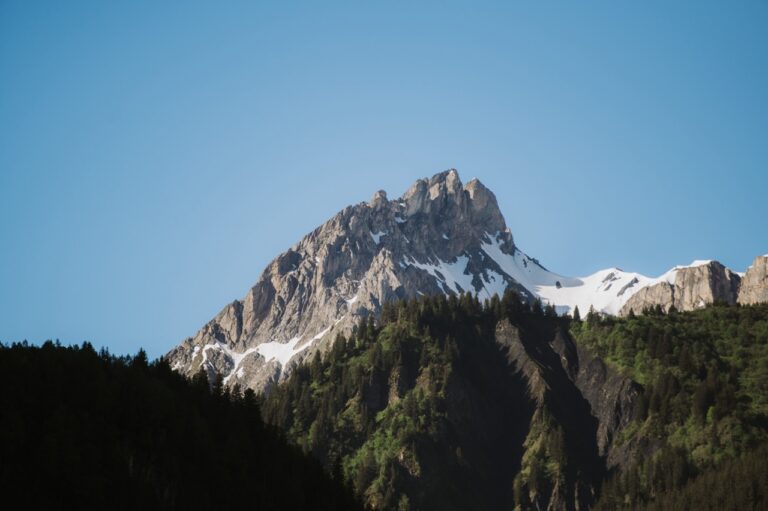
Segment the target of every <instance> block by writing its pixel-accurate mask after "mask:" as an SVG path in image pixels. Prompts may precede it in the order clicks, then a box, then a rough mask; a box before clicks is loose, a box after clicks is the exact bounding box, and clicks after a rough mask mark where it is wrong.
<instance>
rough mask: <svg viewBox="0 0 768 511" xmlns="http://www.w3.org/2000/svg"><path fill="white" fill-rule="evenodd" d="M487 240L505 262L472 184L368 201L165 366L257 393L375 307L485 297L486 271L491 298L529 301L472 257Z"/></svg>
mask: <svg viewBox="0 0 768 511" xmlns="http://www.w3.org/2000/svg"><path fill="white" fill-rule="evenodd" d="M491 239H493V240H494V241H495V242H498V243H499V244H500V246H501V247H502V250H504V251H505V252H506V253H510V254H511V253H512V252H513V251H514V250H515V246H514V240H513V238H512V235H511V233H510V232H509V230H508V229H507V227H506V225H505V223H504V218H503V216H502V214H501V212H500V211H499V207H498V204H497V202H496V197H495V196H494V195H493V193H492V192H491V191H490V190H488V189H487V188H486V187H485V186H483V184H482V183H480V181H478V180H477V179H473V180H472V181H470V182H469V183H467V185H466V186H464V185H462V182H461V180H460V178H459V174H458V173H457V172H456V171H455V170H448V171H445V172H442V173H440V174H436V175H435V176H432V177H431V178H430V179H420V180H418V181H416V182H415V183H414V184H413V186H411V187H410V188H409V189H408V191H407V192H406V193H405V194H404V195H403V196H402V197H400V198H399V199H396V200H392V201H390V200H388V198H387V194H386V193H385V192H384V191H378V192H376V193H375V194H374V196H373V198H372V199H371V201H370V202H367V203H360V204H357V205H355V206H350V207H347V208H345V209H343V210H342V211H341V212H339V213H338V214H336V215H335V216H334V217H333V218H331V219H330V220H328V221H327V222H326V223H324V224H323V225H321V226H320V227H318V228H317V229H315V230H314V231H312V232H311V233H309V234H308V235H307V236H305V237H304V238H303V239H302V240H301V241H299V242H298V243H297V244H296V245H294V246H293V247H291V248H290V249H289V250H288V251H286V252H285V253H283V254H281V255H280V256H278V257H277V258H276V259H274V260H273V261H272V262H271V263H270V264H269V266H268V267H267V268H266V269H265V270H264V272H263V273H262V275H261V277H260V278H259V280H258V281H257V282H256V284H255V285H254V286H253V287H252V288H251V290H250V291H249V292H248V294H246V296H245V297H244V298H243V299H242V300H237V301H235V302H232V303H231V304H229V305H227V306H226V307H225V308H224V309H223V310H222V311H221V312H220V313H219V314H218V315H217V316H216V317H215V318H213V319H212V320H211V321H210V322H208V323H207V324H206V325H204V326H203V328H201V329H200V331H199V332H197V334H195V335H194V336H193V337H190V338H188V339H186V340H185V341H183V342H182V343H181V344H180V345H179V346H177V347H176V348H175V349H173V350H171V352H169V353H168V354H167V355H166V358H167V360H168V361H169V363H170V364H171V366H172V367H174V368H175V369H176V370H177V371H179V372H181V373H183V374H186V375H192V374H194V373H196V372H197V371H199V370H200V368H203V369H204V370H205V371H207V372H208V374H209V376H210V377H211V378H214V377H216V376H217V375H221V376H222V377H223V378H224V379H225V383H226V384H227V385H234V384H239V385H241V386H247V387H250V388H253V389H255V390H256V391H257V392H262V391H265V390H268V389H269V387H270V386H271V385H273V384H275V383H276V382H279V381H281V380H282V379H284V378H285V377H286V375H287V374H288V373H290V371H291V368H292V367H293V366H294V365H295V364H297V363H299V362H301V361H302V360H304V359H305V358H306V357H309V356H312V355H313V354H314V352H315V351H317V350H327V349H328V347H329V346H330V343H331V342H332V340H333V339H334V338H335V337H336V335H337V334H348V333H349V332H350V331H351V330H352V328H353V327H354V325H355V324H356V323H357V322H358V321H359V320H360V318H365V317H367V316H369V315H372V314H373V315H376V314H378V313H379V311H380V308H381V305H382V304H383V303H384V302H385V301H392V300H396V299H401V298H413V297H417V296H419V295H431V294H437V293H458V292H462V291H471V292H478V291H482V290H483V289H485V287H486V286H488V287H489V288H490V287H491V282H492V278H491V277H489V271H492V272H495V273H496V274H498V275H501V276H502V278H503V280H504V282H503V283H501V286H499V285H498V284H499V283H498V282H494V286H493V289H494V290H498V289H502V290H503V289H504V288H505V287H506V286H508V285H513V286H515V287H516V288H517V289H518V290H520V292H521V293H523V295H524V296H527V297H531V296H532V295H531V294H530V293H529V292H528V291H527V290H526V289H524V288H523V287H522V286H520V285H519V284H518V283H517V282H515V281H514V279H513V278H512V277H510V276H509V275H506V274H505V273H504V272H503V271H502V270H501V268H499V267H498V265H497V264H496V263H495V262H494V261H493V260H492V259H490V258H488V257H486V256H485V254H483V253H482V251H481V244H482V243H483V242H490V241H491ZM491 275H492V274H491ZM458 281H461V283H459V282H458ZM490 294H491V292H490V291H486V293H485V297H488V296H490ZM275 354H279V355H280V356H278V357H273V355H275ZM291 354H293V356H290V357H289V355H291Z"/></svg>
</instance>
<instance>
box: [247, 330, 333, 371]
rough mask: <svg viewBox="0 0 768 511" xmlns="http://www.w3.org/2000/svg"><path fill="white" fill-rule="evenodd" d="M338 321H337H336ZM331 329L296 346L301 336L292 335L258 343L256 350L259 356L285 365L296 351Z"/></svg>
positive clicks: (302, 349)
mask: <svg viewBox="0 0 768 511" xmlns="http://www.w3.org/2000/svg"><path fill="white" fill-rule="evenodd" d="M337 323H338V321H337ZM330 329H331V327H328V328H326V329H325V330H323V331H322V332H320V333H319V334H317V335H316V336H314V337H313V338H311V339H310V340H309V341H307V342H305V343H304V344H302V345H301V346H300V347H298V348H297V347H296V345H297V344H299V342H300V341H301V336H298V337H294V338H293V339H291V340H290V341H288V342H277V341H272V342H265V343H262V344H259V345H258V346H256V347H255V348H252V349H255V350H256V351H258V352H259V354H260V355H261V356H263V357H264V358H265V359H266V361H267V362H269V361H270V360H276V361H277V362H279V363H280V365H281V366H283V367H285V366H286V364H288V362H289V361H290V360H291V359H292V358H293V357H294V356H296V355H297V354H298V353H301V352H302V351H304V350H305V349H307V348H309V347H310V346H312V344H313V343H314V342H315V341H317V340H318V339H320V338H322V337H323V336H324V335H325V334H327V333H328V331H329V330H330Z"/></svg>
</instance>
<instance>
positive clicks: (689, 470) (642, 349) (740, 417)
mask: <svg viewBox="0 0 768 511" xmlns="http://www.w3.org/2000/svg"><path fill="white" fill-rule="evenodd" d="M644 312H645V313H644V314H643V315H641V316H634V315H631V316H629V317H627V318H624V319H621V318H599V317H597V318H593V320H592V321H589V320H588V321H587V322H584V323H581V324H576V323H574V324H573V325H572V334H573V335H574V337H575V338H576V339H577V341H578V342H579V343H581V344H582V345H584V346H586V347H587V348H589V349H590V350H592V351H593V352H595V353H596V354H598V355H599V356H600V357H601V358H603V359H604V360H605V361H607V362H608V363H609V364H610V365H611V366H613V367H614V368H616V369H617V370H619V371H620V372H623V373H624V374H626V375H628V376H630V377H631V378H633V379H635V380H636V381H638V382H641V383H642V384H643V386H644V389H643V393H642V396H641V397H640V399H638V401H637V406H636V410H635V422H636V424H632V425H630V427H629V428H627V430H626V431H624V432H623V434H622V438H621V439H619V441H621V442H629V441H632V442H633V444H634V445H656V446H659V447H658V448H657V449H655V454H654V456H652V457H647V456H642V455H640V456H637V458H638V459H637V461H636V463H635V464H634V466H632V467H631V468H629V469H627V470H625V471H624V472H623V473H620V474H617V475H616V476H615V477H613V479H612V480H611V481H610V483H609V484H608V485H607V486H606V487H605V489H604V491H603V496H602V499H601V501H600V506H599V507H600V508H601V509H615V508H624V507H625V506H626V505H628V504H629V503H633V505H634V504H635V503H647V505H648V506H650V507H649V509H651V508H654V506H657V505H662V504H661V503H664V502H678V500H676V499H678V498H683V497H684V496H685V495H689V496H690V490H689V488H691V487H693V486H690V485H697V484H699V483H696V481H699V480H705V479H706V478H707V477H710V476H709V475H708V474H714V473H723V474H733V473H736V472H738V470H741V469H737V468H733V467H735V466H736V465H738V464H739V463H741V462H740V461H733V460H739V459H741V458H740V456H743V455H745V454H746V453H749V452H751V451H752V450H753V449H755V448H756V446H759V445H765V443H766V442H768V305H756V306H744V307H728V306H725V305H716V306H712V307H707V308H705V309H701V310H696V311H692V312H685V313H680V312H677V311H676V310H670V311H669V313H668V314H664V313H663V312H662V311H661V310H660V308H653V309H649V310H646V311H644ZM729 460H730V461H729ZM744 463H747V465H748V464H749V463H751V462H744ZM729 464H730V465H729ZM733 464H736V465H733ZM745 466H746V465H745ZM723 467H731V468H723ZM699 474H703V475H701V476H700V475H699ZM697 477H698V479H697ZM692 481H693V482H692ZM696 487H698V486H696ZM701 488H702V489H703V488H705V487H703V486H702V487H701ZM702 491H703V490H702ZM712 491H713V492H714V491H721V490H715V489H714V487H713V490H712ZM763 491H764V487H763ZM685 498H688V497H685ZM686 502H693V501H690V500H689V501H686ZM662 508H664V509H673V508H674V509H678V507H663V506H662ZM689 508H690V509H699V508H698V507H696V506H694V507H689ZM680 509H682V508H680ZM702 509H703V508H702ZM721 509H735V508H732V507H723V508H721Z"/></svg>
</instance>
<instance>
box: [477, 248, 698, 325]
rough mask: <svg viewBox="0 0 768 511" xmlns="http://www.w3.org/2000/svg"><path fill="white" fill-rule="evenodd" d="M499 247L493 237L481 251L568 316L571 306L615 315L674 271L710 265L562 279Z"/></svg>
mask: <svg viewBox="0 0 768 511" xmlns="http://www.w3.org/2000/svg"><path fill="white" fill-rule="evenodd" d="M501 245H502V244H501V242H500V241H499V238H498V234H496V235H494V236H489V240H488V241H487V242H485V243H483V244H482V249H483V251H484V252H485V253H486V254H488V256H489V257H490V258H491V259H493V260H494V261H495V262H496V264H498V265H499V267H501V269H502V270H503V271H504V273H506V274H507V275H508V276H510V277H511V278H513V279H514V280H516V281H517V282H519V283H520V284H521V285H523V286H524V287H525V288H526V289H528V290H529V291H530V292H531V293H533V294H534V295H536V296H538V297H539V298H540V299H541V301H542V302H543V303H545V304H551V305H554V306H555V308H556V310H557V312H558V313H559V314H563V313H572V312H573V309H574V308H575V307H578V308H579V310H580V311H581V312H582V313H586V312H587V311H589V309H590V307H592V308H594V310H595V311H597V312H602V313H605V314H612V315H617V314H618V313H619V311H620V310H621V308H622V307H623V306H624V304H625V303H627V300H629V299H630V298H631V297H632V295H634V294H635V293H636V292H637V291H639V290H640V289H642V288H644V287H648V286H652V285H654V284H658V283H660V282H668V283H669V284H674V283H675V279H676V276H677V272H678V270H681V269H683V268H694V267H697V266H702V265H706V264H709V263H710V262H711V261H694V262H692V263H691V264H690V265H688V266H675V267H674V268H672V269H671V270H669V271H668V272H666V273H664V274H663V275H661V276H659V277H655V278H654V277H647V276H645V275H642V274H640V273H634V272H626V271H624V270H621V269H619V268H608V269H605V270H599V271H597V272H595V273H593V274H592V275H588V276H586V277H565V276H563V275H558V274H557V273H554V272H551V271H549V270H547V269H546V268H544V267H543V266H541V264H539V263H538V261H536V260H535V259H533V258H531V257H529V256H527V255H526V254H524V253H523V252H521V251H520V250H519V249H517V248H515V249H514V253H513V254H507V253H505V252H504V251H503V250H502V246H501Z"/></svg>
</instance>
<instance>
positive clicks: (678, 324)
mask: <svg viewBox="0 0 768 511" xmlns="http://www.w3.org/2000/svg"><path fill="white" fill-rule="evenodd" d="M648 312H649V314H648V315H646V316H637V317H635V316H634V315H633V316H632V317H630V318H626V319H618V318H605V317H600V316H598V315H596V314H588V316H587V318H586V319H585V320H584V321H581V320H570V319H568V318H558V317H557V316H556V315H555V314H554V311H553V310H552V309H548V310H542V308H541V306H540V305H539V304H537V303H534V304H533V305H532V306H530V307H529V306H527V305H525V304H523V303H522V302H521V301H520V299H519V297H517V296H516V295H514V293H507V295H505V297H504V299H503V300H498V299H494V300H491V301H490V302H487V303H485V304H484V305H481V304H480V303H478V301H477V300H476V299H475V298H472V297H470V296H468V295H461V296H460V297H454V296H451V297H447V298H446V297H433V298H422V299H420V300H414V301H409V302H399V303H396V304H394V305H391V306H390V305H387V306H386V307H385V308H384V310H383V312H382V317H381V321H380V322H378V323H377V324H374V322H373V321H372V320H369V321H366V322H362V323H361V324H360V325H359V326H358V328H357V329H356V332H355V333H354V334H353V335H351V336H350V338H344V337H339V338H338V339H337V340H336V342H335V343H334V345H333V348H332V349H331V350H330V352H328V353H327V354H326V355H325V356H324V357H322V358H321V357H320V356H319V355H318V356H316V357H315V358H314V359H313V360H312V361H311V363H308V364H306V365H304V366H302V367H300V368H299V369H298V370H297V371H296V372H295V374H293V375H292V377H291V378H289V379H288V381H287V382H286V383H285V384H284V385H282V386H280V387H278V388H276V389H275V390H274V391H273V392H272V393H271V394H269V396H268V397H267V398H266V399H265V401H264V404H263V412H264V415H265V418H266V420H267V421H268V422H270V423H272V424H275V425H276V426H278V427H280V428H282V429H283V430H284V431H286V433H287V435H288V436H289V438H291V439H292V440H293V441H294V442H295V443H296V444H297V445H299V446H301V447H302V448H303V449H304V450H305V451H307V452H310V453H313V454H314V455H315V456H317V457H318V459H320V460H321V461H322V462H323V464H324V465H325V466H326V467H327V469H328V470H336V471H337V472H341V473H343V476H344V478H345V479H346V480H347V481H348V483H349V484H350V485H352V486H353V487H354V489H355V490H356V491H357V492H358V494H359V495H361V496H362V497H363V498H364V499H365V501H366V502H367V503H368V504H369V505H371V506H373V507H376V508H379V509H511V508H513V507H517V508H519V509H535V508H537V507H539V508H544V507H547V506H552V508H553V509H573V508H574V507H575V506H576V505H577V504H578V505H579V506H580V507H581V508H584V507H586V506H589V507H597V508H600V509H622V508H626V509H634V508H642V507H644V506H645V507H648V508H649V509H679V508H681V509H701V508H702V507H701V505H700V504H701V503H707V505H709V506H710V508H711V509H761V508H762V507H763V506H765V502H766V501H765V498H766V486H767V483H766V472H765V470H764V464H765V461H764V458H761V457H760V456H758V455H756V454H754V452H755V450H756V449H757V450H758V451H757V452H765V445H766V443H765V442H766V439H768V423H767V422H766V411H767V409H766V399H768V389H766V385H768V351H766V350H768V306H750V307H724V306H716V307H710V308H707V309H704V310H700V311H695V312H690V313H676V312H674V311H672V313H670V314H661V313H660V312H654V311H648ZM509 331H512V335H511V337H510V335H509V334H508V332H509ZM505 332H507V333H505ZM502 334H504V335H506V336H507V337H508V338H511V339H512V341H511V342H502V341H501V339H502V337H504V335H502ZM592 373H601V374H599V375H597V376H596V375H595V374H592ZM600 378H603V379H600ZM609 378H610V379H609ZM590 382H591V383H590ZM590 385H591V387H590ZM612 387H617V388H618V387H621V389H622V390H616V389H613V388H612ZM614 391H615V392H616V393H618V394H617V395H616V396H614V397H610V396H609V397H610V399H614V400H613V401H605V399H608V398H606V397H605V396H604V395H605V394H610V393H611V392H614ZM595 395H598V396H599V395H603V396H602V397H597V398H596V397H594V396H595ZM600 399H603V401H600ZM622 407H623V408H622ZM604 410H608V411H607V412H604ZM612 414H613V415H617V417H611V415H612ZM605 416H608V418H607V419H606V418H605ZM334 467H335V468H334ZM715 480H716V481H718V484H712V481H715ZM733 488H739V489H740V490H742V491H739V492H738V494H736V492H733V491H730V490H731V489H733ZM715 503H717V505H716V504H715ZM750 506H751V507H750Z"/></svg>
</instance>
